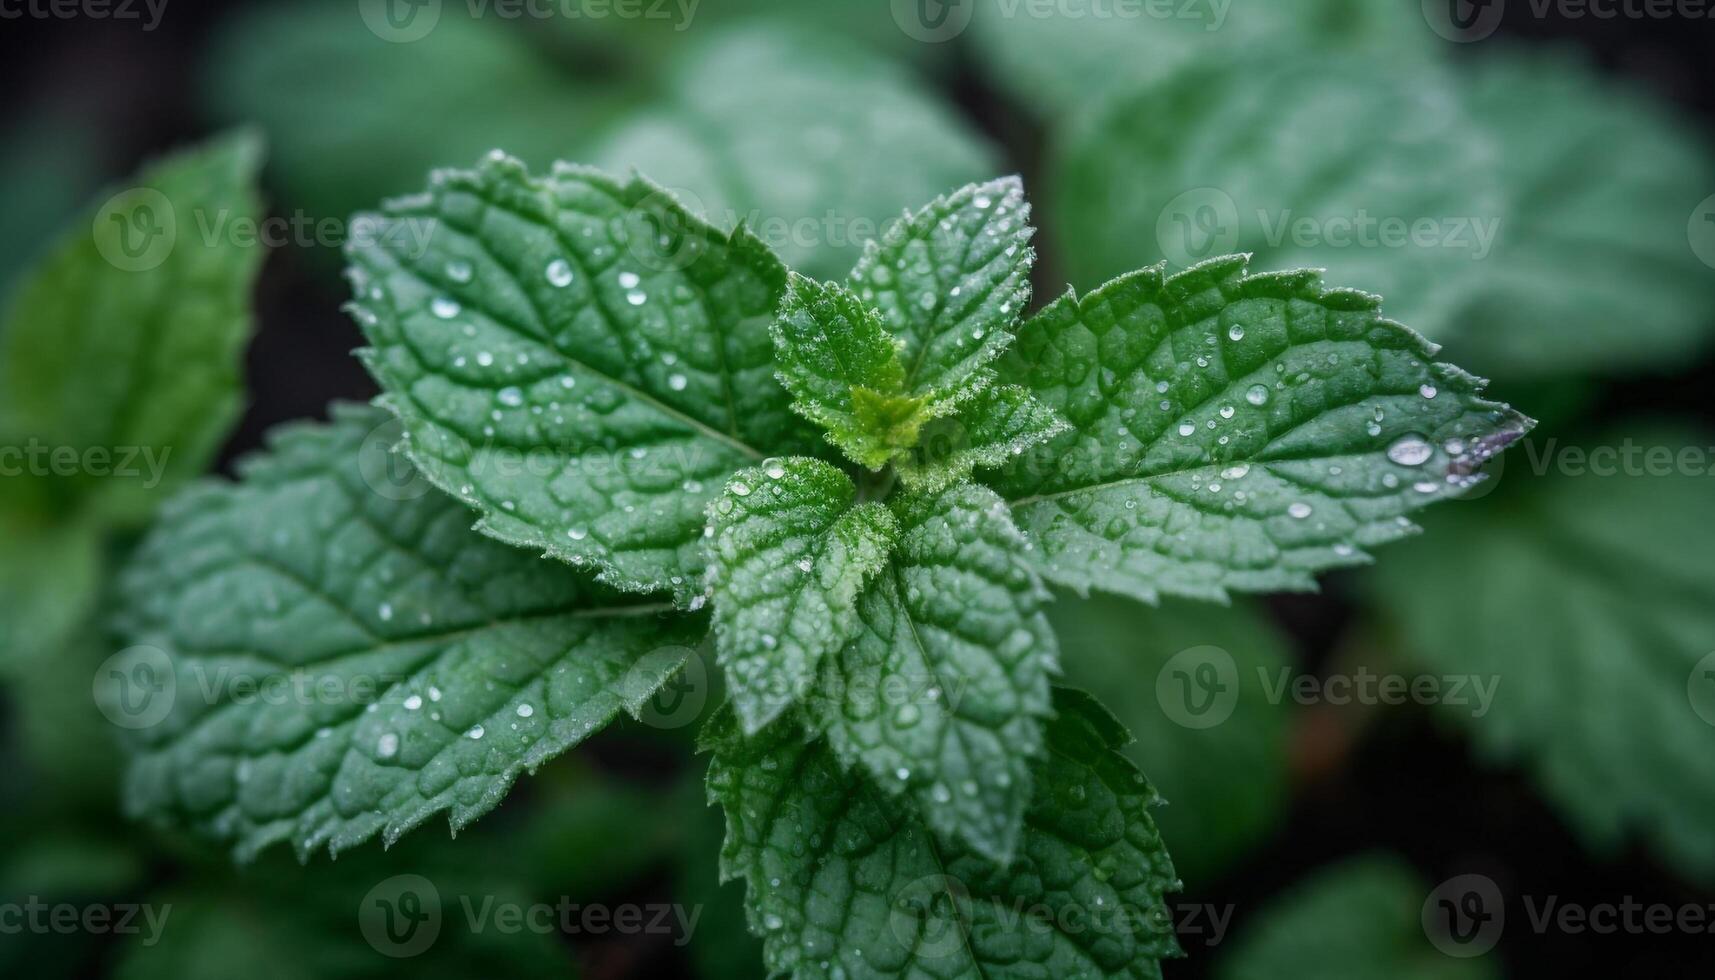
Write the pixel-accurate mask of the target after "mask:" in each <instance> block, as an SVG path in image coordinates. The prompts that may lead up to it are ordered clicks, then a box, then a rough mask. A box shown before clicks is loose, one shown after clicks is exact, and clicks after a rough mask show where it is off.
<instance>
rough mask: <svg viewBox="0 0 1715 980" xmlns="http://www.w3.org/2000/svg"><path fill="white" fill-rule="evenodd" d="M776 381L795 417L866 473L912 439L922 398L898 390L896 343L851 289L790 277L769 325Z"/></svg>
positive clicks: (924, 404) (925, 405) (926, 402)
mask: <svg viewBox="0 0 1715 980" xmlns="http://www.w3.org/2000/svg"><path fill="white" fill-rule="evenodd" d="M774 349H775V357H776V360H777V363H778V367H779V378H780V382H781V383H782V384H784V385H785V386H786V390H787V391H790V392H791V393H792V398H793V400H792V407H793V409H794V410H795V411H797V412H798V414H800V415H802V416H804V417H805V418H807V419H809V420H810V421H812V422H814V423H816V424H817V425H819V426H821V427H822V428H823V429H824V430H826V432H827V438H828V441H829V442H831V443H833V444H834V445H836V446H838V447H840V449H842V450H843V451H844V452H845V454H846V455H847V456H848V457H850V458H851V460H852V461H853V462H855V463H857V464H858V465H860V466H865V467H868V468H869V469H872V470H878V469H881V468H882V467H883V466H885V465H887V462H888V460H890V459H892V458H893V457H894V456H895V455H897V454H899V453H902V452H904V451H905V450H907V449H909V448H911V447H912V446H914V445H916V444H917V436H918V431H919V430H920V429H921V428H922V427H923V423H924V422H925V421H927V420H928V419H929V418H931V417H932V415H933V413H934V407H933V405H932V402H931V399H930V398H929V397H928V396H911V395H907V394H905V392H904V384H905V368H904V366H903V365H902V364H901V363H900V361H899V346H898V342H897V341H896V340H894V338H893V337H892V336H890V335H889V334H888V332H887V328H886V326H884V325H883V323H882V320H881V317H880V315H879V314H877V313H876V312H875V311H874V310H872V309H870V308H869V307H867V306H865V305H864V304H863V303H862V302H861V301H860V300H859V299H858V298H857V296H856V295H855V294H854V293H853V292H852V291H851V290H849V289H847V288H845V287H844V286H841V285H839V284H837V283H819V282H817V281H815V280H814V279H807V278H805V277H803V276H800V275H797V274H795V273H794V274H793V275H792V276H791V281H790V284H789V285H788V287H787V290H786V298H785V299H783V300H782V301H781V303H780V315H779V317H778V318H777V319H776V320H775V322H774Z"/></svg>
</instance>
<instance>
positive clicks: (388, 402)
mask: <svg viewBox="0 0 1715 980" xmlns="http://www.w3.org/2000/svg"><path fill="white" fill-rule="evenodd" d="M358 221H359V222H360V224H361V223H363V222H367V223H368V227H367V229H366V231H367V232H368V234H365V235H364V236H363V239H362V240H358V241H356V242H355V244H354V246H353V247H352V248H351V249H350V256H351V261H352V265H353V271H352V277H353V282H354V284H355V287H356V293H357V297H358V301H357V303H356V316H357V318H358V321H359V322H360V323H361V324H362V325H363V328H364V331H365V333H366V334H367V335H368V337H369V340H370V342H371V344H372V345H373V347H372V349H370V350H367V351H365V352H364V357H365V361H366V362H367V364H368V365H369V367H370V370H371V372H372V373H374V375H375V377H376V379H377V380H378V381H380V382H381V385H382V387H383V388H384V389H385V391H386V393H385V395H384V396H383V399H382V404H384V405H385V406H386V407H387V408H389V409H391V410H392V411H393V412H395V413H396V414H398V415H399V417H400V418H401V419H402V420H403V421H404V423H405V428H406V432H407V434H408V436H409V439H410V442H409V444H408V446H407V451H408V453H409V455H410V457H411V459H412V461H413V462H414V463H416V464H417V465H418V466H419V467H420V468H421V469H422V471H423V473H424V474H425V475H426V476H427V477H428V478H429V479H430V480H431V481H433V482H434V483H435V485H436V486H438V487H441V488H442V489H444V490H447V491H449V492H451V493H453V494H455V495H456V496H458V497H459V498H460V499H463V500H464V501H466V502H467V503H469V504H470V505H471V506H473V507H475V508H476V509H477V510H478V511H479V512H480V513H481V515H482V520H481V522H480V523H479V525H478V527H479V528H480V529H481V530H482V531H483V532H484V533H485V534H488V535H490V536H492V537H495V538H498V539H499V540H502V541H506V542H508V543H510V544H515V545H518V546H521V547H528V548H535V549H538V550H541V551H544V552H546V553H547V554H549V555H552V556H554V557H556V558H559V559H562V560H564V561H568V562H572V563H574V564H579V565H589V566H593V567H594V568H596V569H597V570H598V571H599V573H600V575H599V578H600V579H601V581H603V582H606V583H608V584H611V585H613V586H615V587H617V588H620V589H623V590H627V591H645V590H648V591H653V590H664V589H671V590H672V591H673V592H674V593H675V594H676V595H677V596H678V597H679V599H680V600H681V601H689V600H690V599H691V597H692V595H693V593H694V592H695V591H696V590H697V588H698V586H699V585H700V578H701V574H702V530H703V515H704V510H705V509H706V507H707V505H708V502H709V501H710V500H711V499H712V498H713V497H714V495H715V494H716V493H717V492H718V491H719V488H720V486H721V484H722V483H723V482H724V481H725V480H726V478H727V477H728V476H730V475H731V474H732V473H733V472H734V471H735V470H737V469H739V468H740V467H742V466H746V465H751V464H755V463H758V462H761V461H762V459H763V458H764V456H766V455H768V453H769V452H781V453H791V452H794V451H801V452H803V453H804V454H813V453H814V449H815V446H816V439H815V437H814V436H813V435H812V434H811V433H810V432H808V431H807V428H808V427H807V426H806V425H805V424H804V423H803V422H802V421H801V420H799V419H798V418H797V417H796V416H794V415H793V413H792V411H791V408H790V405H789V401H788V398H787V394H786V392H785V390H783V389H782V388H781V387H780V385H779V384H778V383H776V382H775V380H774V353H773V345H772V341H771V340H770V338H769V335H768V323H769V320H770V319H771V318H772V316H773V314H774V311H775V307H776V306H777V305H778V303H779V300H780V297H781V293H782V291H783V290H784V288H785V285H786V270H785V269H784V268H782V267H781V265H780V262H779V260H777V259H776V258H774V256H773V255H772V254H770V253H769V251H768V249H767V248H766V247H765V246H764V245H763V244H762V243H761V242H760V241H758V240H757V239H756V238H755V237H754V236H753V235H751V234H749V233H748V232H745V231H742V230H741V231H738V232H736V233H733V234H731V235H728V234H725V233H722V232H718V231H716V230H714V229H713V228H711V227H709V226H708V225H706V224H704V223H703V222H701V221H700V220H698V219H696V218H693V217H691V216H690V215H688V214H687V213H685V211H684V210H683V209H682V208H681V207H680V206H679V205H678V204H677V203H675V202H674V201H673V199H672V198H671V196H669V195H668V194H666V193H665V192H663V191H662V190H660V189H659V188H657V187H655V186H653V185H651V184H649V183H646V182H645V181H643V180H642V179H632V180H630V181H625V182H620V181H616V180H613V179H610V178H608V177H606V176H604V175H603V174H601V173H599V172H597V171H593V170H589V169H585V168H581V167H573V166H568V165H560V166H557V167H556V168H555V169H554V171H553V173H552V174H550V175H549V176H547V177H531V176H529V175H528V174H526V173H525V171H524V168H523V166H522V164H520V163H518V162H517V161H516V160H512V159H510V158H506V157H503V156H490V157H489V158H488V159H487V160H486V161H485V162H484V163H483V164H482V165H481V166H480V167H479V168H478V169H476V170H474V171H454V172H442V173H440V174H438V175H437V177H436V179H435V180H434V181H433V182H432V183H431V186H430V188H429V191H428V192H427V193H426V194H423V195H419V196H416V197H412V198H405V199H402V200H399V201H395V202H393V203H392V204H391V205H390V206H389V207H388V208H387V209H386V211H385V213H383V214H381V215H373V216H368V217H365V218H360V219H358ZM764 450H767V451H768V452H765V451H764Z"/></svg>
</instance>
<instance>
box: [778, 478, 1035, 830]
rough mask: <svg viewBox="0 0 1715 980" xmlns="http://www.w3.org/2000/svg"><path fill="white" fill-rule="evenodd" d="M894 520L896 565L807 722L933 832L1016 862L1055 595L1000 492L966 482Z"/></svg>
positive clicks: (866, 600)
mask: <svg viewBox="0 0 1715 980" xmlns="http://www.w3.org/2000/svg"><path fill="white" fill-rule="evenodd" d="M895 510H896V512H897V514H898V517H899V525H900V528H901V533H900V536H899V545H898V547H897V549H896V551H895V554H894V557H893V561H892V562H891V564H890V565H889V567H888V569H887V570H886V571H885V572H884V573H883V574H882V575H880V576H879V577H878V578H877V579H876V580H875V582H874V583H872V584H871V585H870V587H869V589H868V590H867V591H866V592H865V593H864V595H863V599H862V601H861V602H860V603H859V604H858V613H859V617H860V619H861V628H860V629H859V630H858V631H857V635H856V636H855V637H854V638H853V639H852V640H851V642H850V643H848V644H846V646H845V648H844V649H843V650H841V651H840V653H839V656H838V657H837V658H829V659H828V660H826V661H825V664H826V668H825V669H824V672H823V673H824V677H823V680H822V684H821V688H820V691H819V694H820V695H821V697H819V698H817V699H816V701H815V703H814V705H813V706H812V711H811V718H812V722H813V724H814V725H815V726H816V727H817V728H819V729H821V730H822V731H824V732H826V734H827V736H828V740H829V742H830V744H831V745H832V747H833V749H834V751H835V753H836V754H837V755H838V756H839V758H840V759H841V760H842V761H843V762H846V763H848V764H850V763H853V762H856V763H859V764H861V765H862V766H863V767H864V768H865V769H867V770H868V772H869V773H870V775H871V776H872V777H873V778H874V779H875V780H876V782H878V783H879V784H880V785H881V786H882V787H883V788H884V789H885V790H886V791H887V792H888V793H889V794H891V795H898V794H901V793H908V794H909V795H910V796H911V798H912V799H914V800H915V801H916V802H917V805H918V809H919V810H920V811H921V812H922V814H923V815H924V818H925V819H926V820H927V821H928V823H929V826H930V827H931V828H933V829H934V830H935V831H936V832H938V833H940V834H942V835H943V836H948V837H957V838H959V839H961V840H962V841H964V842H965V844H967V845H968V846H969V847H971V848H972V849H974V850H976V851H977V852H979V853H981V854H984V855H985V856H987V857H990V858H992V859H994V860H997V861H1002V862H1004V861H1008V860H1010V859H1011V857H1012V855H1013V853H1014V851H1015V847H1016V844H1017V842H1018V837H1019V833H1020V828H1021V824H1022V821H1023V816H1024V811H1025V807H1026V805H1027V804H1028V803H1029V801H1030V799H1031V769H1032V761H1033V760H1035V759H1038V758H1040V757H1041V756H1042V754H1043V738H1042V724H1043V719H1044V718H1045V717H1046V716H1047V715H1048V714H1049V712H1050V704H1049V686H1048V682H1049V677H1050V675H1052V674H1054V673H1056V672H1057V671H1058V646H1057V643H1056V641H1055V637H1054V632H1053V630H1051V629H1050V628H1049V626H1048V620H1047V618H1046V617H1044V616H1043V614H1042V609H1043V607H1044V606H1046V605H1047V602H1048V595H1047V593H1046V591H1045V590H1044V589H1043V587H1042V586H1041V584H1040V583H1039V582H1038V580H1037V578H1036V576H1035V573H1034V572H1033V571H1032V570H1031V568H1030V564H1029V562H1028V561H1027V560H1026V559H1025V557H1024V555H1023V552H1024V550H1025V548H1026V547H1027V545H1026V543H1025V541H1024V538H1023V536H1022V535H1020V534H1019V533H1018V531H1017V529H1016V528H1014V527H1013V526H1012V521H1011V520H1010V519H1009V515H1008V514H1007V510H1006V505H1005V504H1004V503H1003V502H1002V501H1001V500H1000V498H999V497H997V496H995V494H994V492H993V491H991V490H988V489H985V488H982V487H976V486H972V485H970V484H965V485H962V486H956V487H952V488H950V489H946V490H943V491H940V492H938V493H935V494H919V495H914V496H908V497H906V498H904V499H902V500H900V501H899V502H898V503H896V504H895Z"/></svg>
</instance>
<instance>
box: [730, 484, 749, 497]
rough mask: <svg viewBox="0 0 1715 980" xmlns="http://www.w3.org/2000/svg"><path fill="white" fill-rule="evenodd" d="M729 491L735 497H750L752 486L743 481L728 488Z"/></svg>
mask: <svg viewBox="0 0 1715 980" xmlns="http://www.w3.org/2000/svg"><path fill="white" fill-rule="evenodd" d="M727 489H728V490H731V491H732V492H733V494H734V495H735V496H739V497H748V496H750V484H748V483H745V482H744V481H742V480H740V481H737V482H735V483H733V484H732V485H731V486H729V487H727Z"/></svg>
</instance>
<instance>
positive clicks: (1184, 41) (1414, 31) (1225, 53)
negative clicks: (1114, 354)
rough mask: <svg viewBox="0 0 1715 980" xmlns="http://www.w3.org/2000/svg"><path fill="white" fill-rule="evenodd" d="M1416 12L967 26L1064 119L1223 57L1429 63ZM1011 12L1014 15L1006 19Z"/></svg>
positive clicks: (1004, 72) (1085, 11)
mask: <svg viewBox="0 0 1715 980" xmlns="http://www.w3.org/2000/svg"><path fill="white" fill-rule="evenodd" d="M895 6H896V7H898V6H900V5H899V4H895ZM1413 6H1414V5H1413V4H1412V3H1392V2H1378V0H1231V2H1230V3H1225V2H1220V0H1214V2H1198V0H1191V2H1175V3H1171V4H1159V3H1150V4H1130V5H1124V4H1106V5H1104V4H1078V5H1066V4H1062V5H1059V8H1058V11H1057V12H1055V13H1052V14H1049V15H1047V16H1041V15H1039V13H1038V12H1037V11H1033V10H1031V6H1030V5H1025V6H1023V7H1019V6H1016V5H1014V6H1012V7H1009V6H1008V5H1007V4H1004V3H1003V4H998V5H991V4H986V3H984V4H976V5H975V6H974V12H973V13H972V14H971V15H970V24H969V30H970V32H971V35H972V36H973V37H974V38H975V40H976V50H977V52H978V53H979V55H980V56H981V58H982V60H983V62H984V64H985V66H986V67H987V69H988V71H989V74H990V76H991V77H992V78H993V79H994V81H995V82H996V83H997V84H999V85H1001V86H1002V87H1003V88H1005V89H1006V90H1007V91H1008V92H1009V93H1010V94H1011V95H1012V96H1013V97H1014V98H1016V99H1018V100H1019V101H1020V102H1022V103H1024V104H1025V105H1027V106H1030V107H1031V108H1032V109H1034V110H1036V111H1037V112H1038V113H1039V114H1041V115H1043V116H1045V117H1048V118H1054V119H1058V118H1062V117H1064V116H1065V115H1066V114H1068V113H1070V112H1073V111H1075V110H1077V109H1079V108H1080V107H1082V106H1084V105H1086V104H1087V103H1089V102H1090V100H1092V99H1094V98H1097V97H1098V96H1100V95H1101V94H1102V93H1103V92H1105V91H1107V90H1109V89H1112V88H1116V87H1124V86H1136V85H1140V84H1160V83H1162V82H1165V81H1168V80H1171V79H1173V78H1176V77H1178V75H1179V74H1180V73H1182V72H1184V71H1186V70H1187V69H1190V68H1192V67H1193V66H1196V65H1203V64H1208V63H1209V62H1211V61H1217V60H1222V59H1233V61H1234V62H1235V63H1237V64H1241V65H1243V68H1242V69H1241V70H1238V71H1236V72H1235V74H1238V75H1240V76H1243V77H1247V78H1248V77H1251V75H1252V70H1253V69H1254V68H1255V67H1256V66H1257V65H1258V64H1261V63H1263V62H1265V61H1266V60H1267V59H1268V58H1269V57H1271V56H1272V55H1274V54H1278V53H1282V52H1303V51H1306V50H1309V51H1315V52H1317V53H1319V54H1327V53H1332V52H1336V51H1351V50H1362V51H1380V52H1386V54H1387V55H1388V57H1389V58H1390V59H1391V60H1393V61H1394V63H1396V64H1397V63H1399V62H1401V61H1406V62H1411V61H1424V60H1427V59H1428V57H1429V56H1430V55H1431V53H1432V52H1433V50H1434V48H1433V42H1435V41H1436V40H1437V39H1436V38H1435V36H1434V35H1433V34H1432V33H1430V31H1429V29H1428V27H1427V26H1426V25H1425V23H1424V21H1423V20H1422V18H1421V17H1420V16H1419V15H1418V13H1417V11H1416V10H1415V9H1413ZM925 9H928V8H927V7H926V8H925ZM1009 10H1012V11H1016V12H1015V13H1013V15H1012V16H1008V15H1007V12H1008V11H1009ZM1104 10H1105V11H1107V13H1105V14H1104V13H1102V11H1104ZM1261 90H1262V87H1259V91H1261ZM1139 264H1141V263H1139Z"/></svg>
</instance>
